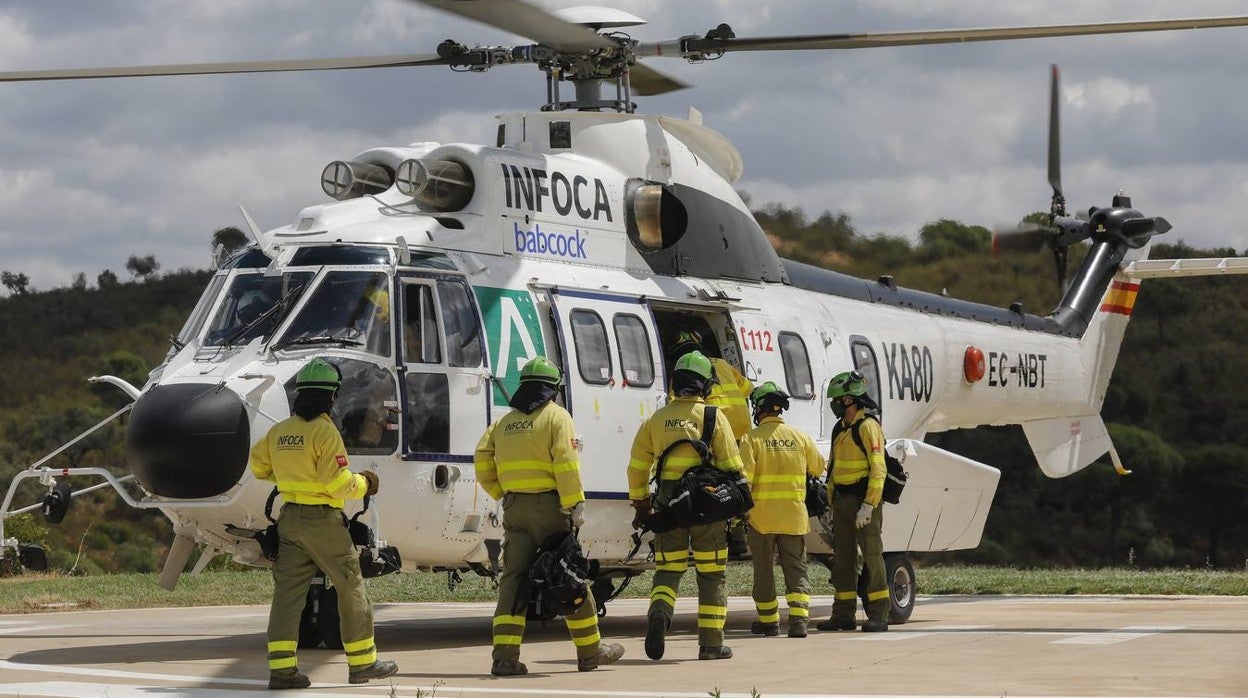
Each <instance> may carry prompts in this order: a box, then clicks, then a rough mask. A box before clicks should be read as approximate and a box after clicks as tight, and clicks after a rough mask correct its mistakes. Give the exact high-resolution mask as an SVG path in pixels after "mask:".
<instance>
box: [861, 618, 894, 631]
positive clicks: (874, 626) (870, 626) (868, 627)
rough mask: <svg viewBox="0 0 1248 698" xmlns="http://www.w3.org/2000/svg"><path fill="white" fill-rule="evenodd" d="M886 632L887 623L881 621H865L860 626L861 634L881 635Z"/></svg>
mask: <svg viewBox="0 0 1248 698" xmlns="http://www.w3.org/2000/svg"><path fill="white" fill-rule="evenodd" d="M887 630H888V623H886V622H885V621H882V620H871V619H867V622H865V623H863V624H862V632H864V633H882V632H885V631H887Z"/></svg>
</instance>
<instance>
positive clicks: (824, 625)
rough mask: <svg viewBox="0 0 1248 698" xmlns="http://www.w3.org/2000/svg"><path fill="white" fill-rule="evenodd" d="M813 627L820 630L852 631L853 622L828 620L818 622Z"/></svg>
mask: <svg viewBox="0 0 1248 698" xmlns="http://www.w3.org/2000/svg"><path fill="white" fill-rule="evenodd" d="M815 627H816V628H818V629H820V630H853V629H854V621H853V620H852V619H850V620H837V619H836V618H829V619H827V620H821V621H819V623H818V624H817V625H816V626H815Z"/></svg>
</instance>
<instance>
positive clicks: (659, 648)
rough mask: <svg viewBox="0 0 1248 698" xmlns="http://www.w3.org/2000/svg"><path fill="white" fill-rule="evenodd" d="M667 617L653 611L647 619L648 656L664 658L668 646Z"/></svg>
mask: <svg viewBox="0 0 1248 698" xmlns="http://www.w3.org/2000/svg"><path fill="white" fill-rule="evenodd" d="M667 625H668V623H667V619H666V618H664V617H663V614H661V613H651V614H650V616H649V617H648V618H647V619H646V656H647V657H649V658H651V659H662V658H663V650H664V649H665V647H666V644H665V643H666V638H665V637H664V636H665V635H666V634H667Z"/></svg>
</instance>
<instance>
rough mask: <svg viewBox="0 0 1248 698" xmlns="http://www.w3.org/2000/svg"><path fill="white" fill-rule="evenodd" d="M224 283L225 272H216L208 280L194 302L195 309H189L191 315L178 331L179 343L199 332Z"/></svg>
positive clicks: (184, 342) (186, 340)
mask: <svg viewBox="0 0 1248 698" xmlns="http://www.w3.org/2000/svg"><path fill="white" fill-rule="evenodd" d="M224 285H225V274H218V275H217V276H214V277H212V280H211V281H209V282H208V288H206V289H204V295H202V296H200V298H199V302H198V303H196V304H195V309H194V310H192V311H191V316H190V317H188V318H187V319H186V324H185V325H183V326H182V329H181V330H179V331H178V343H179V344H186V343H187V342H189V341H191V339H193V338H194V337H195V336H196V335H198V334H199V330H200V329H201V328H202V327H203V326H204V322H206V321H207V320H208V312H209V311H211V310H212V305H213V304H214V303H216V302H217V294H219V293H221V287H222V286H224Z"/></svg>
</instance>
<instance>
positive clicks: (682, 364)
mask: <svg viewBox="0 0 1248 698" xmlns="http://www.w3.org/2000/svg"><path fill="white" fill-rule="evenodd" d="M675 370H677V371H689V372H690V373H693V374H696V375H697V376H698V377H699V378H701V379H703V380H707V381H709V380H711V379H712V378H713V377H714V376H715V367H714V366H711V360H710V359H708V358H706V355H705V354H703V353H702V352H700V351H691V352H689V353H688V354H685V355H684V356H682V357H680V358H679V359H677V360H676V368H675Z"/></svg>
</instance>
